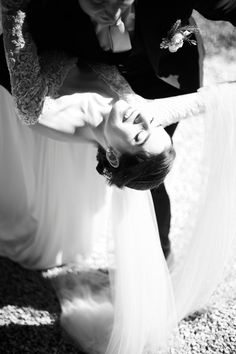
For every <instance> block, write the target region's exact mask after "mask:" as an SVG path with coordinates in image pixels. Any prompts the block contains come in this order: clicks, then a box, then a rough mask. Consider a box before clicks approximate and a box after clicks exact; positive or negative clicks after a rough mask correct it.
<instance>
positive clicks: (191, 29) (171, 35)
mask: <svg viewBox="0 0 236 354" xmlns="http://www.w3.org/2000/svg"><path fill="white" fill-rule="evenodd" d="M197 32H199V29H198V28H197V27H196V26H190V25H187V26H181V20H177V21H176V22H175V23H174V25H173V26H172V27H171V29H170V30H169V32H168V33H167V37H165V38H162V41H161V44H160V48H161V49H169V51H170V52H171V53H174V52H177V50H178V49H179V48H181V47H183V44H184V42H188V43H189V44H192V45H196V44H197V42H196V41H195V40H194V39H191V38H190V37H191V35H192V34H193V33H197Z"/></svg>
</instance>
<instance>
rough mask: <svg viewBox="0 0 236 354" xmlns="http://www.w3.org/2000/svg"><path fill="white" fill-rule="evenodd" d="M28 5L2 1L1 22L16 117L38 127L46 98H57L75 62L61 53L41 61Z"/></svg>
mask: <svg viewBox="0 0 236 354" xmlns="http://www.w3.org/2000/svg"><path fill="white" fill-rule="evenodd" d="M29 1H30V0H19V1H9V0H2V21H3V36H4V46H5V53H6V59H7V64H8V69H9V73H10V79H11V86H12V95H13V98H14V100H15V104H16V109H17V113H18V115H19V117H20V118H21V119H22V121H23V122H24V123H25V124H35V123H36V122H37V121H38V119H39V116H40V114H41V113H42V110H43V107H44V103H45V100H46V99H47V96H48V97H50V96H53V95H54V94H55V91H56V89H57V87H59V86H60V85H61V83H62V82H63V80H64V78H65V76H66V74H67V72H68V70H69V69H70V67H71V65H73V63H74V59H69V58H67V57H65V55H64V54H62V53H60V54H59V53H56V55H54V57H48V58H47V56H45V58H44V57H42V58H39V57H38V54H37V48H36V46H35V44H34V42H33V40H32V37H31V35H30V33H29V30H28V24H27V18H26V14H25V9H26V7H27V4H28V3H29ZM45 59H46V60H45Z"/></svg>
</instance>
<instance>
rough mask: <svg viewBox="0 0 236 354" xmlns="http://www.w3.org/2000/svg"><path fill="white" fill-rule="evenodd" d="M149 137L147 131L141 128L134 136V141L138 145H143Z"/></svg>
mask: <svg viewBox="0 0 236 354" xmlns="http://www.w3.org/2000/svg"><path fill="white" fill-rule="evenodd" d="M148 137H149V133H148V132H147V131H146V130H141V131H140V132H139V133H138V134H137V135H136V136H135V137H134V141H135V142H136V143H138V145H143V144H144V143H145V142H146V140H147V139H148Z"/></svg>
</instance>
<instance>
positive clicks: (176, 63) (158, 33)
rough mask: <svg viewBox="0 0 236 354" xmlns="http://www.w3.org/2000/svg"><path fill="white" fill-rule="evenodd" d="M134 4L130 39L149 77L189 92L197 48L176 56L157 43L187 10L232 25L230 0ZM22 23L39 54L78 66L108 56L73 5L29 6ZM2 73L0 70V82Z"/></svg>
mask: <svg viewBox="0 0 236 354" xmlns="http://www.w3.org/2000/svg"><path fill="white" fill-rule="evenodd" d="M135 4H136V9H135V33H136V34H137V35H138V36H139V39H140V43H142V46H143V47H142V52H143V53H145V56H146V58H147V63H148V64H149V65H150V67H152V69H153V72H155V75H157V76H158V77H161V78H167V77H169V76H170V75H172V76H178V82H179V84H180V88H181V89H182V91H183V92H191V91H195V90H196V89H197V88H198V87H199V85H200V82H199V53H198V49H197V47H196V46H193V45H190V44H188V43H185V44H184V46H183V47H182V48H181V49H179V50H178V51H177V52H176V53H170V52H169V51H168V50H167V49H160V43H161V40H162V38H163V37H166V35H167V33H168V31H169V30H170V28H171V27H172V26H173V24H174V23H175V22H176V20H178V19H180V20H181V21H182V23H183V24H186V23H188V20H189V18H190V16H191V14H192V11H193V9H196V10H197V11H199V12H200V13H201V14H202V15H203V16H205V17H207V18H209V19H212V20H226V21H230V22H231V23H233V24H235V25H236V0H178V1H177V0H136V3H135ZM27 17H28V21H29V25H30V29H31V32H32V34H33V37H34V40H35V42H36V44H37V46H38V49H39V52H42V51H45V50H54V49H56V50H59V51H60V50H63V51H65V52H67V53H68V54H69V55H72V56H77V57H78V58H79V59H80V60H82V61H90V62H91V61H97V62H99V61H101V62H104V61H105V62H110V59H111V56H109V55H108V54H107V53H105V52H104V51H103V50H102V49H101V48H100V46H99V43H98V40H97V38H96V35H95V31H94V27H93V24H92V23H91V21H90V18H89V16H87V15H86V14H85V13H84V12H83V11H82V9H81V8H80V6H79V2H78V0H32V1H31V4H30V6H29V9H28V13H27ZM0 56H2V53H1V51H0ZM0 60H1V63H3V59H1V58H0ZM137 60H139V58H137ZM3 71H4V70H3V65H2V68H1V71H0V76H1V77H4V74H3ZM137 75H138V73H137ZM1 77H0V83H1V82H3V79H1ZM5 77H6V75H5ZM4 80H5V79H4ZM5 81H6V80H5Z"/></svg>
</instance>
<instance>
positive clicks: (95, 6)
mask: <svg viewBox="0 0 236 354" xmlns="http://www.w3.org/2000/svg"><path fill="white" fill-rule="evenodd" d="M133 2H134V0H79V4H80V6H81V8H82V10H83V11H84V12H85V13H86V14H87V15H89V16H90V17H91V18H92V19H93V20H95V21H96V22H98V23H104V24H105V23H113V22H115V21H116V20H117V19H118V18H119V17H120V15H121V13H122V12H123V11H124V10H125V9H126V8H127V7H128V6H130V5H131V4H132V3H133Z"/></svg>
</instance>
